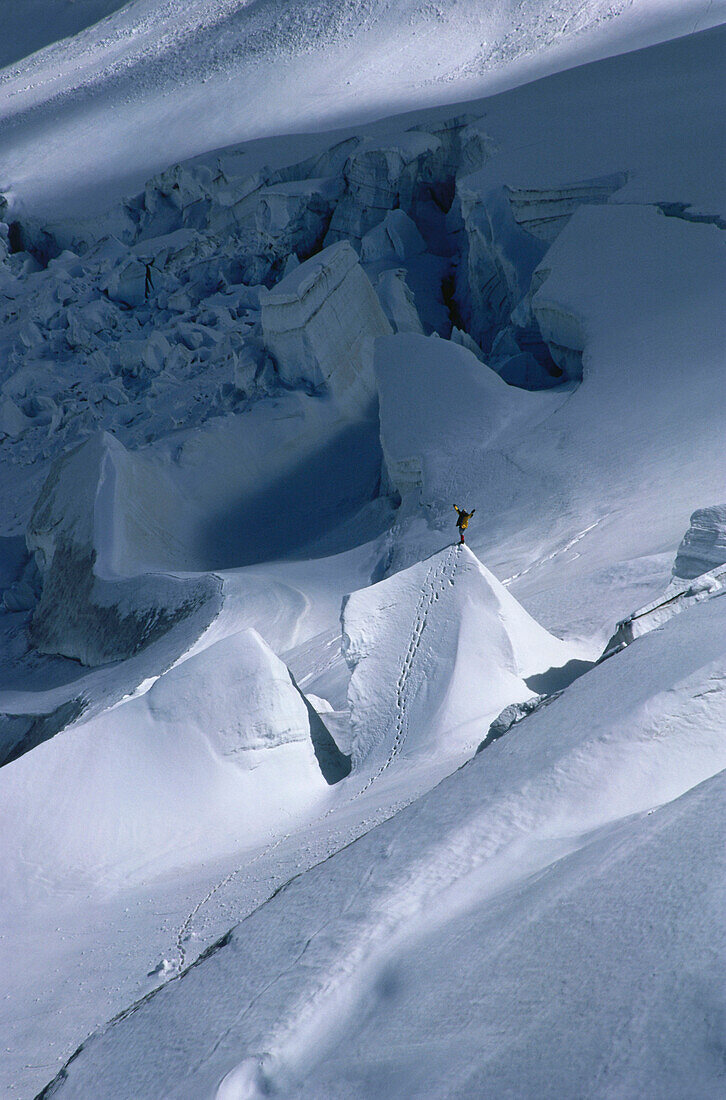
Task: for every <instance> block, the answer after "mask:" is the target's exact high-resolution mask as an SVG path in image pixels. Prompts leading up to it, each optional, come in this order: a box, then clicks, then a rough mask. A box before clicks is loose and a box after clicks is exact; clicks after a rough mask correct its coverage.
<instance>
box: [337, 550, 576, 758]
mask: <svg viewBox="0 0 726 1100" xmlns="http://www.w3.org/2000/svg"><path fill="white" fill-rule="evenodd" d="M342 622H343V639H344V653H345V657H346V660H347V662H348V664H349V665H350V666H351V668H352V670H353V674H352V677H351V681H350V688H349V691H348V702H349V705H350V710H351V722H352V727H353V731H354V740H353V749H352V752H353V761H354V765H355V766H357V767H360V766H361V765H363V764H365V766H366V767H369V766H371V765H373V766H379V767H380V768H381V769H384V768H387V767H388V766H389V764H390V763H392V762H393V760H394V759H395V758H396V757H399V756H400V757H402V758H403V759H411V758H414V759H415V758H416V757H417V756H421V755H424V756H427V755H428V756H431V755H434V756H435V755H437V754H439V755H450V754H455V753H456V752H460V751H461V750H466V749H468V750H469V751H470V752H471V751H473V750H474V749H475V748H476V747H477V745H478V744H479V743H480V742H481V741H482V740H483V739H484V735H485V734H486V731H487V729H488V727H489V723H490V722H491V721H492V719H493V718H495V717H496V715H497V714H498V713H499V712H500V711H501V710H502V709H503V707H505V706H507V705H508V704H509V703H513V702H518V701H522V700H525V699H529V698H531V697H532V695H533V694H534V692H532V691H531V690H530V689H529V688H528V687H527V684H526V682H525V681H526V679H527V677H530V676H533V675H535V674H536V673H544V672H547V671H548V670H549V669H551V668H553V667H556V666H562V665H564V664H566V663H567V662H568V661H569V660H570V659H572V658H573V657H574V652H573V650H572V648H571V647H568V646H566V645H564V644H563V643H562V642H560V641H559V640H558V639H557V638H554V637H553V636H552V635H551V634H548V633H547V631H546V630H544V629H543V628H542V627H541V626H539V624H538V623H536V622H535V621H534V619H532V618H531V617H530V616H529V615H528V614H527V612H526V611H525V610H524V608H522V607H521V606H520V605H519V604H518V603H517V601H516V600H515V599H514V597H513V596H511V595H510V594H509V593H508V592H507V590H506V589H505V588H504V587H503V586H502V585H501V584H500V583H499V581H498V580H497V579H496V578H495V577H494V576H492V574H491V573H490V572H489V571H488V570H487V569H486V568H485V567H484V566H483V565H482V564H481V562H479V561H478V560H477V558H476V557H475V556H474V554H472V553H471V551H470V550H469V549H468V548H467V547H464V546H456V545H455V546H450V547H448V548H446V549H444V550H441V551H439V553H437V554H435V555H434V556H433V557H432V558H430V559H429V560H427V561H422V562H420V563H419V564H418V565H415V566H412V567H411V568H409V569H406V570H403V571H402V572H400V573H397V574H396V575H395V576H393V577H389V578H388V579H387V580H384V581H381V582H379V583H378V584H374V585H372V586H371V587H370V588H366V589H364V590H363V591H360V592H355V593H353V595H351V596H349V597H348V599H347V600H346V602H345V603H344V606H343V614H342Z"/></svg>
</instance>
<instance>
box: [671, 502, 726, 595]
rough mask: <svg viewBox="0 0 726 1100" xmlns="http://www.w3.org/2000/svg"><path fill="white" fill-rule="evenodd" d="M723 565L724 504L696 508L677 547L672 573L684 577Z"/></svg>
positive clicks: (725, 554)
mask: <svg viewBox="0 0 726 1100" xmlns="http://www.w3.org/2000/svg"><path fill="white" fill-rule="evenodd" d="M724 564H726V504H715V505H712V506H711V507H710V508H698V509H697V510H696V511H695V512H694V513H693V515H692V516H691V523H690V526H689V528H688V530H687V531H686V533H685V535H684V536H683V541H682V543H681V545H680V546H679V547H678V554H677V555H676V560H675V562H674V565H673V576H674V578H679V579H683V580H690V579H692V578H693V577H700V576H701V574H702V573H706V572H708V571H709V570H711V569H713V568H714V567H715V566H720V565H724Z"/></svg>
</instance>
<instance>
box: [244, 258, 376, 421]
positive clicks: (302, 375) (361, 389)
mask: <svg viewBox="0 0 726 1100" xmlns="http://www.w3.org/2000/svg"><path fill="white" fill-rule="evenodd" d="M260 300H261V304H262V332H263V334H264V338H265V343H266V346H267V347H268V348H269V350H270V351H271V352H272V354H273V356H274V357H275V360H276V362H277V369H278V372H279V374H280V377H281V378H282V380H283V381H284V382H286V383H288V384H290V385H294V384H298V385H299V384H300V383H305V384H307V385H309V386H311V387H312V388H313V389H315V390H320V389H323V388H324V389H326V390H327V391H328V392H329V393H330V394H331V395H332V396H333V397H334V398H335V399H336V401H337V402H339V403H340V404H341V405H343V406H345V407H346V408H348V409H350V411H353V410H354V409H355V408H356V406H360V407H361V408H362V409H363V410H365V409H366V408H367V407H368V406H370V403H371V401H372V400H373V398H374V395H375V383H374V379H373V372H372V368H371V350H372V349H371V342H372V338H374V337H376V336H384V335H387V334H390V332H391V331H392V330H391V326H390V324H389V323H388V321H387V319H386V316H385V314H384V313H383V310H382V308H381V305H380V303H379V301H378V298H377V297H376V293H375V291H374V290H373V287H372V286H371V284H370V281H369V279H368V277H367V276H366V274H365V273H364V271H363V269H362V268H361V266H360V264H359V263H358V257H357V255H356V253H355V252H354V250H353V248H352V247H351V245H350V244H348V243H347V242H345V241H342V242H341V243H340V244H336V245H331V246H330V247H329V248H325V249H323V251H322V252H320V253H318V254H317V255H316V256H314V257H313V258H312V259H310V260H307V261H306V262H305V263H304V264H300V266H299V267H296V268H295V269H294V270H293V271H291V272H290V274H289V275H286V276H285V278H284V279H282V280H281V281H280V282H279V283H277V285H276V286H275V287H273V288H272V290H267V291H262V292H261V295H260Z"/></svg>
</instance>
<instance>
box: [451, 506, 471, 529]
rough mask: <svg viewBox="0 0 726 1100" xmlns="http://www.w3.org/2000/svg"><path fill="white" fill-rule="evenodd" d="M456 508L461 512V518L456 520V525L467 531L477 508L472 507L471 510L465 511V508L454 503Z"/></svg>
mask: <svg viewBox="0 0 726 1100" xmlns="http://www.w3.org/2000/svg"><path fill="white" fill-rule="evenodd" d="M454 508H455V509H456V511H457V512H458V513H459V518H458V519H457V521H456V526H457V527H458V528H459V530H460V531H466V529H467V527H468V526H469V520H470V519H471V517H472V516H473V515H474V513H475V512H476V508H472V510H471V511H470V512H465V511H464V509H463V508H459V507H457V505H456V504H455V505H454Z"/></svg>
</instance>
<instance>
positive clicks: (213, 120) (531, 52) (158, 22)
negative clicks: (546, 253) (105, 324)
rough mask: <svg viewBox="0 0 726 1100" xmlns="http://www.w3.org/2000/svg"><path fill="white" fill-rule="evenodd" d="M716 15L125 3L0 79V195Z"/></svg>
mask: <svg viewBox="0 0 726 1100" xmlns="http://www.w3.org/2000/svg"><path fill="white" fill-rule="evenodd" d="M13 6H14V7H15V8H16V9H17V11H18V14H22V10H23V8H27V0H24V4H23V5H21V6H20V7H19V6H18V5H17V4H16V5H13ZM115 6H116V5H110V4H107V7H108V8H109V10H110V9H111V8H112V7H115ZM46 8H47V5H46ZM723 13H724V5H723V0H678V2H674V0H630V2H628V0H587V3H585V4H583V3H582V2H581V0H557V2H556V3H554V4H548V5H546V6H545V7H543V5H542V4H541V3H540V2H539V0H497V3H495V4H488V5H486V9H483V8H482V5H481V4H478V3H475V2H474V0H465V2H463V3H456V4H436V5H432V4H428V3H422V2H421V0H395V2H393V3H391V2H388V0H372V2H370V0H369V2H367V3H365V4H360V3H357V2H352V0H345V2H340V0H317V2H316V3H315V4H313V5H310V4H303V3H300V2H299V0H294V2H292V3H288V2H284V3H283V2H280V0H265V2H262V3H255V4H249V3H247V2H245V0H224V2H223V3H219V2H218V0H190V2H187V3H185V4H184V6H183V11H182V10H180V8H179V5H176V4H170V3H168V0H133V2H131V3H128V4H126V5H124V6H123V7H121V8H120V10H118V11H116V12H115V13H114V14H112V15H110V16H109V18H107V19H105V20H103V21H102V22H101V23H100V24H98V25H96V26H93V27H89V28H88V29H87V30H85V31H82V32H81V33H80V34H78V35H77V36H75V37H74V38H72V39H69V40H66V41H63V42H60V43H56V44H54V45H52V46H49V47H48V48H47V49H46V50H44V51H42V52H41V53H40V54H38V55H34V56H33V57H31V58H29V59H27V60H26V61H24V62H21V63H19V64H17V65H15V66H13V67H11V68H9V69H8V70H7V71H6V72H5V73H3V74H2V75H1V76H0V89H1V91H2V96H3V100H4V105H3V107H2V111H1V114H0V119H1V121H0V138H1V139H2V148H3V153H2V158H1V159H0V190H2V191H10V192H11V193H12V195H13V196H14V199H15V201H17V202H19V203H21V204H23V205H24V206H26V207H27V206H32V207H35V208H36V209H37V208H39V207H43V208H45V209H48V207H49V206H53V205H55V207H56V209H57V208H58V206H59V204H61V203H62V205H63V207H64V208H65V209H67V208H68V207H69V205H70V204H71V203H73V204H74V205H75V206H76V209H83V208H84V207H87V204H88V202H89V199H91V200H93V201H95V203H96V205H97V206H98V205H102V204H105V203H106V202H107V201H108V196H109V188H113V190H114V191H115V193H116V194H118V193H120V192H121V191H123V190H130V189H132V188H136V187H138V186H139V185H140V184H141V183H142V182H143V179H144V178H145V177H146V176H148V175H150V174H151V173H152V172H153V171H156V170H158V169H159V168H161V167H163V166H165V165H167V164H169V163H170V162H172V161H174V160H181V159H183V158H185V157H189V156H193V155H196V154H198V153H202V152H205V151H207V150H210V149H214V148H216V147H218V146H221V145H226V144H229V143H230V142H233V141H241V140H247V139H250V138H256V137H261V136H265V135H270V134H275V135H279V134H281V133H290V132H299V131H317V130H319V129H320V127H322V126H324V127H327V128H331V127H333V126H335V125H340V124H343V123H348V122H354V123H359V122H361V121H365V120H368V119H370V118H373V117H381V116H383V115H390V114H391V113H392V112H394V111H396V110H406V109H413V108H414V107H419V106H423V105H426V104H433V103H440V102H453V101H455V100H461V99H464V98H470V99H472V98H475V97H476V96H481V95H483V94H485V93H487V92H490V91H491V90H492V89H493V88H494V87H496V77H497V74H501V75H500V77H499V83H500V86H501V84H504V85H505V86H512V85H513V84H517V83H522V82H523V80H525V79H534V78H535V77H537V76H542V75H544V74H545V73H546V72H552V71H556V70H558V69H563V68H566V67H568V66H572V65H575V64H578V63H582V62H584V61H587V60H590V59H592V58H593V57H601V56H609V55H612V54H614V53H619V52H622V51H623V50H624V49H634V48H636V47H638V46H644V45H649V44H651V43H652V42H657V41H662V40H665V39H668V38H673V37H676V36H678V35H682V34H689V33H693V32H694V31H696V30H699V29H705V28H706V27H708V26H712V25H714V24H716V23H718V22H720V21H722V19H723ZM79 14H80V13H79ZM15 18H17V16H15ZM53 19H54V23H55V25H56V26H58V27H59V29H60V23H58V22H56V20H57V16H55V17H53ZM16 26H17V23H15V22H13V23H11V24H10V30H11V32H12V30H13V29H14V27H16ZM29 44H30V42H28V45H29ZM26 48H27V45H24V44H21V45H19V47H17V48H15V49H13V53H16V54H17V53H20V52H23V50H24V49H26ZM528 58H532V60H531V62H530V63H528V62H527V59H528ZM519 59H524V63H520V64H519V65H516V63H517V62H518V61H519ZM513 63H515V65H514V67H512V66H513ZM492 76H493V77H494V79H492Z"/></svg>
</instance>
